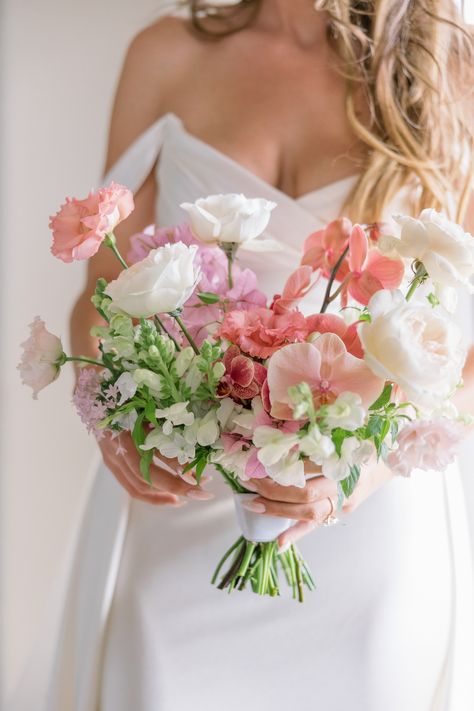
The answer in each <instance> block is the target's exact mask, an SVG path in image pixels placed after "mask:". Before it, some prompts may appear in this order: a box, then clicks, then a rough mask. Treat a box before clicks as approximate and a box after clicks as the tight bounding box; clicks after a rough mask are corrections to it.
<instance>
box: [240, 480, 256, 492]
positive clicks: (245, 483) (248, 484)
mask: <svg viewBox="0 0 474 711" xmlns="http://www.w3.org/2000/svg"><path fill="white" fill-rule="evenodd" d="M242 486H245V488H246V489H248V490H249V491H254V492H255V493H256V494H257V493H258V489H256V488H255V485H254V484H252V482H251V481H243V482H242Z"/></svg>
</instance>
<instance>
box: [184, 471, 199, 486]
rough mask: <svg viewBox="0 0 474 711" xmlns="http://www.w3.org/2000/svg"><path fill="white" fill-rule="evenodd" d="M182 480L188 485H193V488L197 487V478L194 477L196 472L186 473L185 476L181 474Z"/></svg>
mask: <svg viewBox="0 0 474 711" xmlns="http://www.w3.org/2000/svg"><path fill="white" fill-rule="evenodd" d="M180 476H181V479H183V480H184V481H185V482H186V484H191V486H195V485H196V484H197V481H196V478H195V476H194V472H185V473H184V474H181V475H180Z"/></svg>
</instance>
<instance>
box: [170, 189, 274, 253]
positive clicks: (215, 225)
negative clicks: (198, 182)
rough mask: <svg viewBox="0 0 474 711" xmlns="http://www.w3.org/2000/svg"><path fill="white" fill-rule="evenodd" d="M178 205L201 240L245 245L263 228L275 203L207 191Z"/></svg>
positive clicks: (259, 233)
mask: <svg viewBox="0 0 474 711" xmlns="http://www.w3.org/2000/svg"><path fill="white" fill-rule="evenodd" d="M181 207H182V208H183V209H184V210H186V212H187V213H188V215H189V221H190V224H191V228H192V230H193V232H194V234H195V235H196V237H198V238H199V239H200V240H201V241H202V242H207V243H216V242H217V243H221V244H222V243H223V242H227V243H229V242H233V243H237V244H239V245H242V244H246V245H247V246H248V243H250V242H252V241H253V240H254V239H255V238H256V237H258V236H259V235H261V234H262V232H263V231H264V230H265V228H266V226H267V225H268V221H269V219H270V212H271V211H272V210H273V208H275V207H276V203H274V202H270V201H269V200H264V199H263V198H253V199H249V198H246V197H245V195H242V194H240V195H239V194H235V193H230V194H228V195H209V197H206V198H200V199H199V200H196V202H194V203H190V202H183V203H182V204H181Z"/></svg>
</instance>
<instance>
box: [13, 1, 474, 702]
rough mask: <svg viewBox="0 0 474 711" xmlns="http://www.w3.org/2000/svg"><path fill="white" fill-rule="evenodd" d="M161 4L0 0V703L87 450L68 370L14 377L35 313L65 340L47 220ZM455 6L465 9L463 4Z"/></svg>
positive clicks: (84, 182) (65, 277)
mask: <svg viewBox="0 0 474 711" xmlns="http://www.w3.org/2000/svg"><path fill="white" fill-rule="evenodd" d="M161 4H162V3H161V2H160V0H140V2H139V3H136V2H135V3H134V2H132V1H131V0H100V1H97V0H81V1H80V2H76V1H75V0H4V4H3V8H2V12H3V17H2V18H1V23H0V31H1V32H2V35H3V36H2V55H3V56H2V57H1V63H0V66H1V70H2V78H1V81H2V87H1V105H2V114H1V118H2V133H1V146H0V154H1V159H2V168H1V170H2V173H1V178H2V183H3V191H2V193H3V194H2V203H3V204H2V209H0V234H1V236H2V247H1V262H0V266H1V277H2V278H1V280H0V289H1V304H2V320H1V324H2V332H1V333H2V341H1V347H2V357H3V361H2V368H1V369H0V374H1V393H0V403H1V405H0V406H1V407H2V417H3V419H2V431H1V437H2V443H1V445H2V446H1V453H2V472H3V473H4V476H3V511H2V516H1V534H0V540H1V541H2V543H6V544H7V545H4V546H3V550H4V552H3V570H4V579H5V585H4V593H3V609H4V610H5V609H6V610H7V611H8V613H7V614H6V615H4V617H3V620H2V629H3V639H4V644H5V646H4V658H5V665H4V685H5V692H8V690H9V689H11V688H12V686H13V685H14V683H15V681H16V680H17V678H18V675H19V672H20V669H21V667H22V665H23V663H24V661H25V659H26V656H27V653H28V650H29V647H30V645H31V642H32V640H33V638H34V636H35V630H36V629H37V627H38V625H39V622H40V620H41V618H42V611H43V609H44V608H45V606H46V603H47V601H48V596H49V590H50V585H51V581H52V580H53V579H54V578H56V577H57V576H58V574H59V571H60V569H61V563H62V561H63V560H64V556H65V551H66V550H67V547H68V544H69V543H70V540H71V536H72V532H73V528H72V522H73V521H74V520H75V519H76V518H77V513H78V511H79V509H80V505H81V502H82V501H83V499H84V495H85V491H86V488H87V472H88V464H89V462H90V460H91V456H92V452H93V442H92V441H91V439H90V438H89V437H88V436H87V435H86V433H85V431H84V429H83V427H82V425H81V424H80V422H79V421H78V418H77V416H76V414H75V413H74V411H73V408H72V406H71V404H70V402H69V400H70V395H71V389H72V377H71V372H70V371H69V372H68V373H67V374H64V375H63V376H62V377H61V379H60V380H59V381H58V382H56V383H55V384H54V385H53V386H52V387H51V388H49V389H47V390H46V391H44V392H43V393H41V394H40V398H39V401H38V402H34V401H33V400H32V399H31V395H30V392H29V390H27V389H26V388H24V387H22V386H21V385H20V383H19V378H18V373H17V371H16V370H15V365H16V363H17V362H18V359H19V355H20V349H19V346H18V344H19V343H20V342H21V341H22V340H24V339H25V337H26V335H27V328H26V326H27V324H28V323H29V322H30V321H31V320H32V318H33V317H34V316H35V315H36V314H40V315H41V316H42V317H43V318H45V320H46V322H47V325H48V327H49V328H50V330H51V331H53V332H54V333H57V334H62V335H64V336H65V335H66V333H67V321H68V315H69V310H70V308H71V305H72V304H73V301H74V299H75V298H76V295H77V293H78V292H79V290H80V288H81V284H82V278H83V266H82V265H79V264H72V265H64V264H62V263H61V262H59V261H57V260H56V259H54V258H53V257H52V256H51V255H50V253H49V244H50V234H49V230H48V217H49V215H50V214H51V213H52V212H55V210H56V209H57V207H58V206H59V204H60V202H62V201H63V199H64V196H65V195H66V194H69V195H77V196H82V195H85V194H86V192H87V190H88V189H89V188H90V187H92V186H93V185H94V184H97V181H98V178H99V175H100V172H101V168H102V164H103V160H104V150H105V139H106V132H107V127H108V118H109V112H110V104H111V99H112V96H113V92H114V87H115V81H116V78H117V74H118V71H119V68H120V63H121V60H122V57H123V54H124V50H125V47H126V45H127V42H128V40H129V39H130V38H131V37H132V35H133V34H134V33H135V32H136V30H137V29H138V28H140V27H141V26H143V25H145V24H148V23H149V22H151V21H153V20H154V18H155V17H156V16H157V14H158V9H159V6H160V5H161ZM468 4H469V6H470V8H472V5H473V4H474V3H473V2H472V0H469V3H468ZM472 9H473V10H474V8H472ZM472 14H473V15H474V12H473V13H472ZM473 19H474V18H473ZM468 473H470V472H468ZM471 491H472V484H471ZM471 498H472V497H471ZM427 505H429V503H428V502H427Z"/></svg>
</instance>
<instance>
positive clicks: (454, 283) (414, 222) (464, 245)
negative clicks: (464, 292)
mask: <svg viewBox="0 0 474 711" xmlns="http://www.w3.org/2000/svg"><path fill="white" fill-rule="evenodd" d="M395 220H396V222H398V223H399V224H400V225H401V228H402V229H401V234H400V238H399V239H398V238H395V237H388V236H384V237H382V238H381V241H380V246H381V249H383V250H387V251H394V252H396V253H397V254H399V255H400V256H402V257H409V258H411V259H417V260H419V261H420V262H422V263H423V265H424V267H425V269H426V271H427V272H428V274H429V276H430V277H431V279H432V280H433V282H434V283H435V284H436V285H439V286H440V287H459V286H464V287H467V288H468V289H469V290H470V291H472V284H471V282H470V280H471V277H472V275H473V273H474V237H473V236H472V235H471V234H469V233H467V232H464V230H463V229H462V227H461V226H460V225H458V224H456V223H455V222H451V221H450V220H448V218H447V217H446V216H445V215H443V214H441V213H439V212H436V210H432V209H426V210H423V211H422V212H421V214H420V216H419V218H418V219H415V218H413V217H409V216H407V215H400V216H398V217H395Z"/></svg>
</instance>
